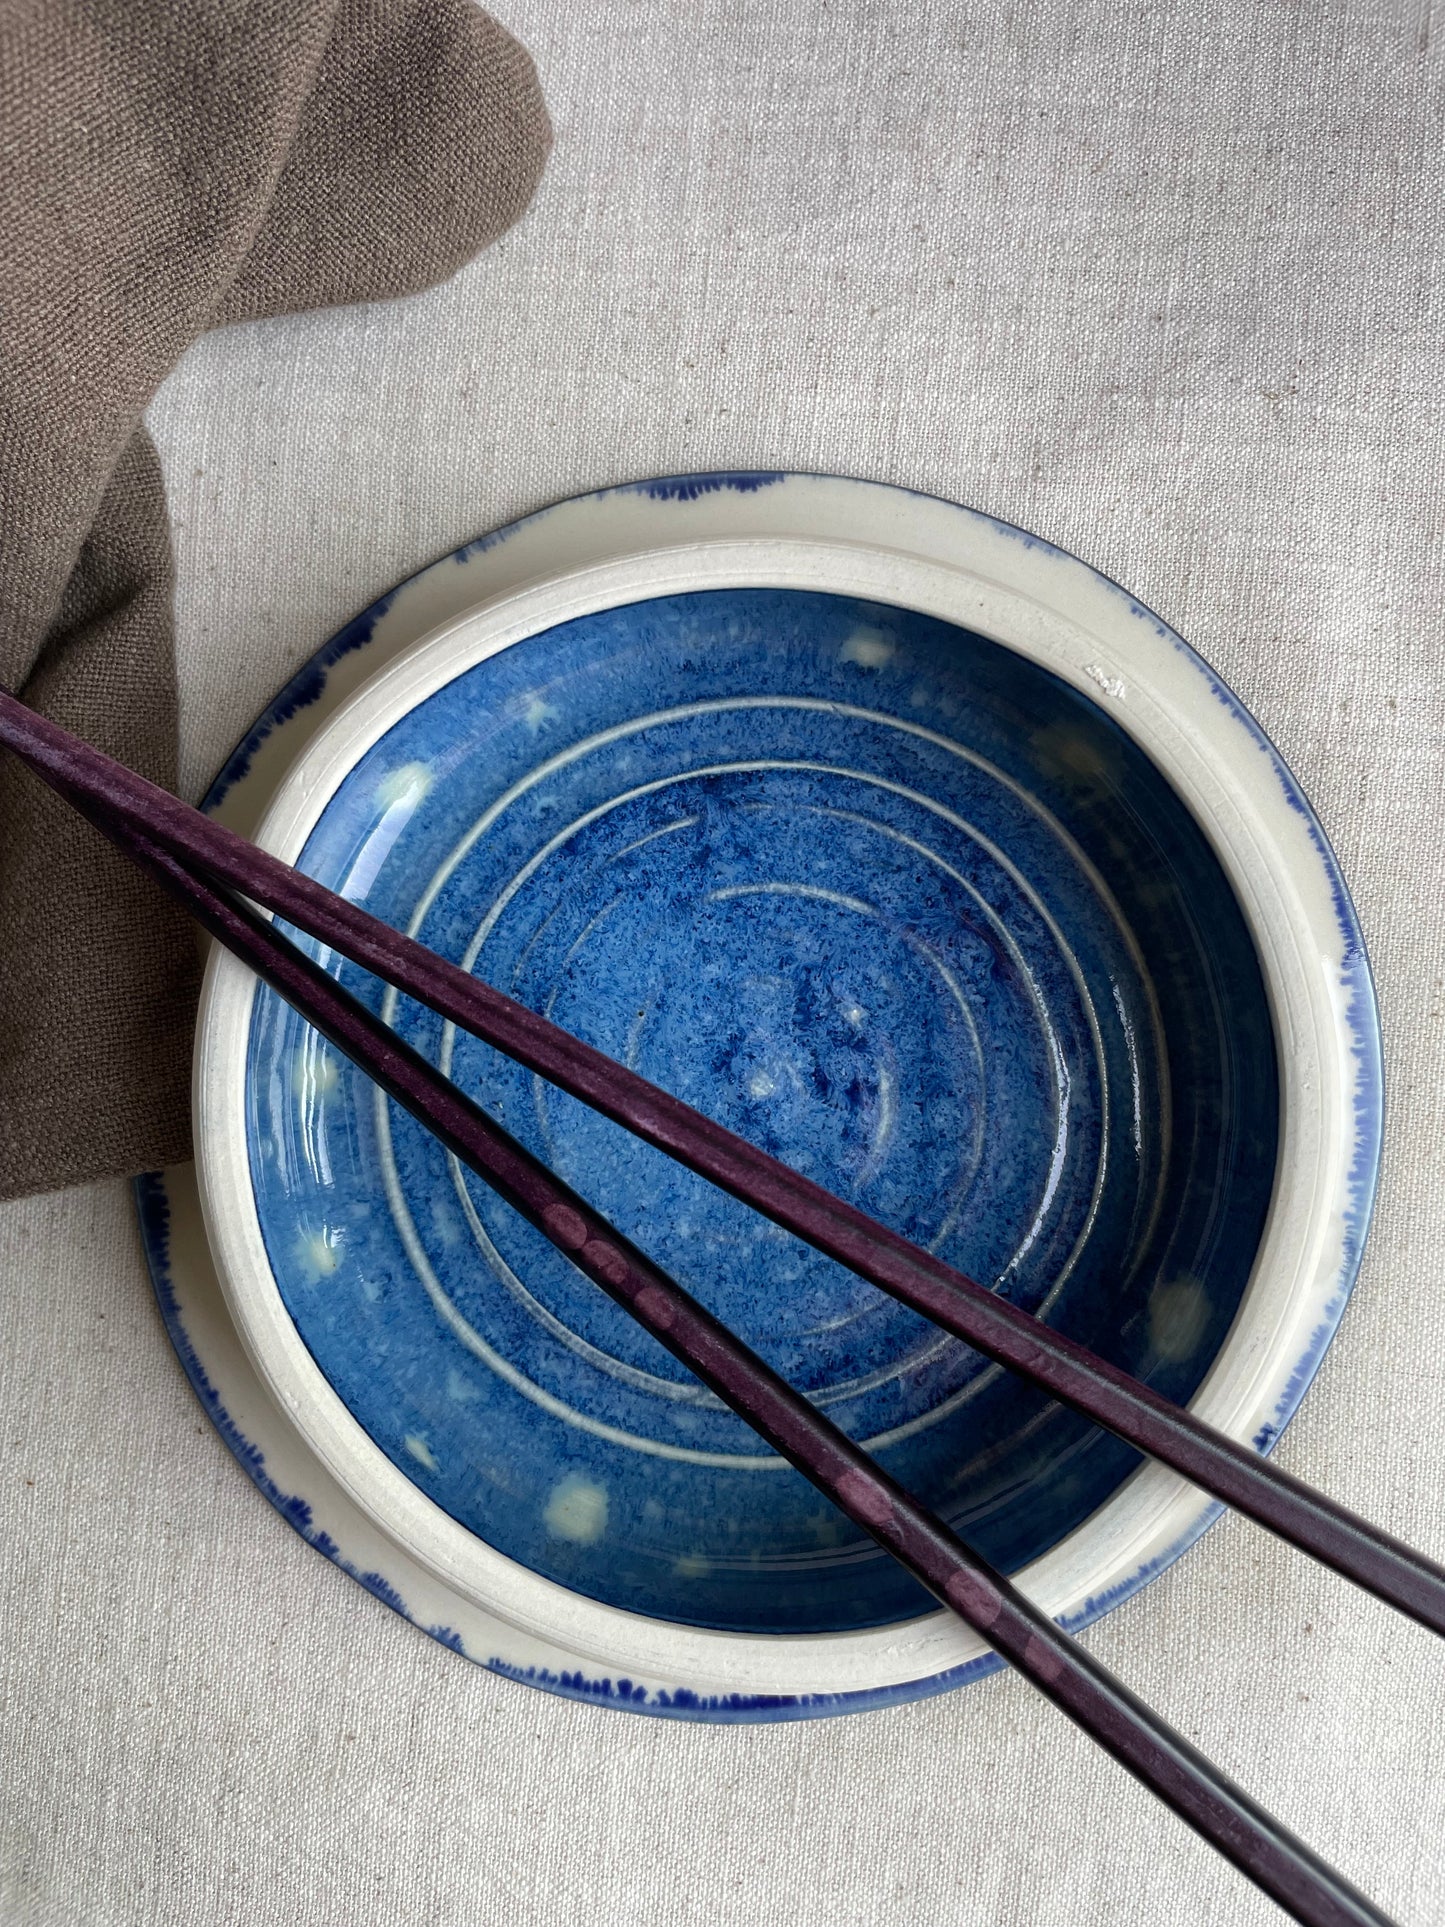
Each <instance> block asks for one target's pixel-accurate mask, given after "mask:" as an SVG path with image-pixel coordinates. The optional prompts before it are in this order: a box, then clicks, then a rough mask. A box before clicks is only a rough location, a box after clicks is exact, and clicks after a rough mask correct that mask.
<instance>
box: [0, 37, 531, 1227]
mask: <svg viewBox="0 0 1445 1927" xmlns="http://www.w3.org/2000/svg"><path fill="white" fill-rule="evenodd" d="M550 140H551V135H550V130H549V127H548V123H547V116H546V110H545V108H544V106H543V103H542V98H541V94H540V92H539V90H538V86H537V79H536V75H535V72H534V70H533V68H532V63H531V61H530V60H529V59H528V57H527V55H526V53H525V52H524V51H523V49H522V48H521V47H519V46H518V45H517V43H516V42H515V41H514V40H513V39H512V38H511V37H510V36H509V35H508V34H506V33H505V32H504V31H503V30H502V29H501V27H499V26H498V25H497V23H496V22H495V21H494V20H492V19H491V18H490V17H489V16H488V15H487V14H485V13H482V12H481V11H479V10H478V9H477V8H476V7H475V6H474V5H473V4H472V0H0V245H3V265H0V683H3V684H4V685H5V687H7V688H9V689H12V690H14V691H15V692H16V693H17V694H19V695H21V696H22V697H23V698H24V699H25V700H26V701H27V702H29V703H32V704H33V705H34V706H35V707H37V708H39V709H41V710H43V711H44V712H45V713H46V714H47V715H50V716H53V717H54V718H55V719H56V720H57V721H59V722H62V723H64V724H65V725H66V726H67V727H68V728H70V729H73V730H75V731H77V732H78V733H79V734H80V735H82V736H85V737H87V738H88V739H89V740H90V741H91V742H93V743H96V744H98V745H99V746H100V747H101V748H102V749H105V750H108V751H109V752H110V753H111V754H112V755H114V756H118V757H120V758H121V759H122V760H124V761H125V762H127V763H129V764H131V765H132V767H134V768H136V769H139V770H142V771H144V773H145V774H146V775H148V776H150V777H152V778H154V779H155V780H156V781H157V782H160V783H164V784H165V785H167V787H174V784H175V780H176V677H175V664H174V654H173V636H172V627H171V581H172V565H171V547H170V532H169V524H168V521H167V516H166V505H165V496H164V492H163V489H162V484H161V473H160V465H159V462H158V461H157V458H156V453H155V450H154V448H153V447H152V445H151V442H150V440H149V438H148V437H147V435H146V434H145V431H144V430H143V429H142V428H141V427H140V425H139V424H140V417H141V412H142V410H143V409H144V407H145V405H146V403H147V402H148V401H149V400H150V398H151V396H152V394H153V393H154V391H155V389H156V387H157V386H158V384H159V383H160V381H161V380H162V378H163V377H164V376H165V374H166V373H167V371H168V370H169V369H170V367H171V366H172V364H173V363H174V362H175V361H176V359H177V358H178V357H179V356H180V354H181V353H182V352H183V351H184V349H185V348H186V346H187V344H188V343H189V342H190V341H192V340H193V339H194V338H195V336H196V335H197V334H198V333H200V332H201V331H203V330H204V329H206V328H210V327H214V326H216V325H217V324H218V323H221V322H227V321H237V320H243V319H249V318H253V317H257V316H262V315H272V314H279V313H283V312H287V311H290V310H296V309H305V308H315V307H321V306H325V305H328V304H331V303H335V302H347V301H360V300H371V299H376V298H380V297H383V296H390V295H399V294H408V293H412V292H415V291H416V290H417V289H420V288H423V287H426V286H428V285H429V284H431V283H433V282H435V281H438V280H440V279H442V278H443V277H445V276H446V275H449V274H451V273H452V272H453V271H454V270H455V269H456V268H458V267H460V266H461V264H462V263H463V262H464V261H466V260H467V259H468V258H469V257H470V256H471V255H473V254H474V253H475V252H476V251H477V250H478V249H479V248H480V247H482V246H484V245H485V244H486V243H487V242H488V241H491V240H493V239H494V238H495V237H496V236H497V235H498V234H500V233H501V232H502V231H503V230H504V229H505V228H506V227H508V226H509V225H510V224H511V223H512V222H513V221H514V220H516V219H517V217H518V215H520V214H521V212H522V210H523V209H524V208H525V207H526V205H527V202H528V201H529V200H530V198H531V195H532V191H533V188H534V187H535V185H536V181H537V178H538V175H539V174H540V172H541V168H542V165H543V162H544V161H545V159H546V155H547V150H548V147H549V145H550ZM196 955H197V946H196V942H195V939H194V937H193V934H192V932H191V930H190V928H189V927H188V926H187V924H186V923H185V922H184V920H183V919H182V918H181V916H180V914H179V913H178V912H176V911H174V910H172V909H171V908H170V906H169V905H168V904H167V903H166V902H165V900H164V899H162V898H161V897H160V895H159V894H158V893H157V892H156V891H155V889H154V888H153V886H151V885H150V884H149V883H147V882H146V881H145V880H144V879H142V878H140V877H139V876H137V875H135V874H134V873H132V872H131V871H130V870H129V868H128V867H127V865H126V864H125V862H124V861H123V859H121V858H119V857H118V856H116V855H115V854H114V853H113V852H112V851H111V849H110V847H109V846H108V845H107V844H106V843H105V842H104V841H103V840H102V839H101V838H100V837H99V836H98V835H97V833H96V832H95V831H93V830H92V829H91V828H90V827H89V825H88V824H85V823H83V822H82V821H81V820H80V819H79V818H78V817H76V816H74V815H73V814H72V813H71V812H69V811H68V810H67V809H66V808H65V806H64V805H62V804H61V803H59V802H58V801H57V800H55V799H54V798H53V797H52V796H51V794H50V792H49V791H48V790H46V789H44V788H42V787H41V785H40V784H38V783H37V782H36V781H35V780H34V779H33V778H31V777H30V776H28V774H26V773H25V772H24V771H23V770H22V769H21V768H20V767H19V765H18V764H17V763H16V762H15V761H14V759H13V758H10V757H0V1198H5V1197H15V1196H19V1195H21V1194H23V1193H27V1192H32V1191H43V1190H48V1189H51V1188H53V1187H55V1186H57V1185H62V1184H70V1183H75V1182H78V1181H81V1180H83V1179H88V1178H96V1177H103V1176H113V1175H116V1174H121V1173H129V1172H134V1171H137V1170H145V1169H148V1168H151V1167H153V1166H157V1165H161V1164H165V1163H169V1162H172V1161H174V1160H176V1159H178V1158H183V1157H185V1156H188V1155H189V1148H190V1105H189V1095H188V1082H189V1057H190V1046H191V1027H192V1024H193V1021H194V1006H195V978H196V962H195V960H196Z"/></svg>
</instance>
